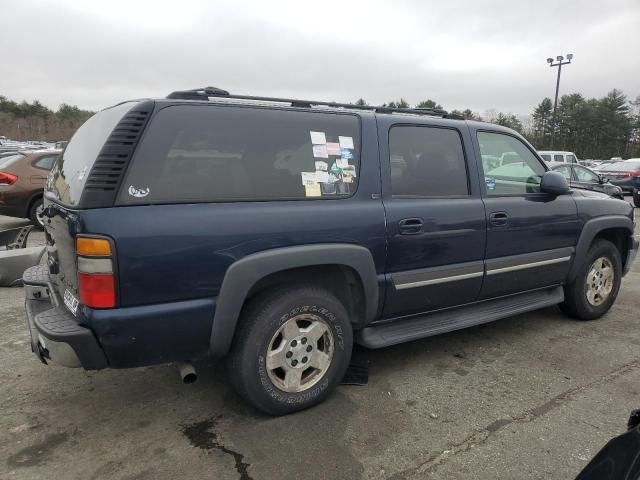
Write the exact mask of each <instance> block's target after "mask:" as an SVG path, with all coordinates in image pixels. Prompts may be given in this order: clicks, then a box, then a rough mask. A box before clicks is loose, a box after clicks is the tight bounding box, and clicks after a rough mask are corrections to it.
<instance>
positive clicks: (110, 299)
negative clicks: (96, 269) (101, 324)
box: [78, 273, 116, 308]
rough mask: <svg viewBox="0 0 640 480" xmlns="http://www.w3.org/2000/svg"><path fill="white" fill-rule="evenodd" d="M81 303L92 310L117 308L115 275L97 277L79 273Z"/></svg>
mask: <svg viewBox="0 0 640 480" xmlns="http://www.w3.org/2000/svg"><path fill="white" fill-rule="evenodd" d="M78 290H79V291H80V303H81V304H83V305H86V306H87V307H91V308H113V307H115V306H116V282H115V280H114V278H113V274H110V275H95V274H88V273H78Z"/></svg>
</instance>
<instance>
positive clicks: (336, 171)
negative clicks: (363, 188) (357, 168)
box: [331, 160, 342, 175]
mask: <svg viewBox="0 0 640 480" xmlns="http://www.w3.org/2000/svg"><path fill="white" fill-rule="evenodd" d="M337 163H338V161H337V160H336V161H335V162H333V165H331V173H333V174H335V175H340V172H341V171H342V169H341V168H340V167H339V166H338V165H337Z"/></svg>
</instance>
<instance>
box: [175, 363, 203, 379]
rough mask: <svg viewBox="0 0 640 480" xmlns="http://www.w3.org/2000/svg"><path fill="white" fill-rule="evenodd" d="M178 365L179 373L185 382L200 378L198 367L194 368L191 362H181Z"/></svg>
mask: <svg viewBox="0 0 640 480" xmlns="http://www.w3.org/2000/svg"><path fill="white" fill-rule="evenodd" d="M177 365H178V373H179V374H180V378H182V382H183V383H185V384H189V383H193V382H195V381H196V380H197V379H198V374H197V373H196V369H195V368H193V365H192V364H191V362H179V363H178V364H177Z"/></svg>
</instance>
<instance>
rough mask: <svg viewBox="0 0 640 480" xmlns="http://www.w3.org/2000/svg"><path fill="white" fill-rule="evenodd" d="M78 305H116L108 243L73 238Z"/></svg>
mask: <svg viewBox="0 0 640 480" xmlns="http://www.w3.org/2000/svg"><path fill="white" fill-rule="evenodd" d="M76 255H77V260H78V291H79V293H80V303H81V304H83V305H86V306H87V307H91V308H114V307H115V306H116V278H115V274H114V262H115V257H114V255H115V251H114V248H113V244H112V242H111V240H108V239H106V238H98V237H87V236H77V237H76Z"/></svg>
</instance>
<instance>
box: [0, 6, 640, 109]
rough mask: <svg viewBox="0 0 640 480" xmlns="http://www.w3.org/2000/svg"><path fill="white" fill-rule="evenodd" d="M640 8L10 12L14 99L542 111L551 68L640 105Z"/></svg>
mask: <svg viewBox="0 0 640 480" xmlns="http://www.w3.org/2000/svg"><path fill="white" fill-rule="evenodd" d="M639 24H640V4H639V3H638V2H637V0H610V1H608V2H606V4H605V3H603V2H600V1H598V2H596V1H565V2H557V1H550V0H543V1H536V2H526V3H521V2H512V1H511V2H508V1H461V0H458V1H455V2H439V1H418V0H415V1H411V0H405V1H396V2H392V1H387V2H376V1H368V2H363V1H353V2H346V1H337V0H326V1H323V2H317V3H311V2H300V1H289V0H286V1H270V2H257V1H256V2H249V1H234V2H206V1H196V0H181V1H180V2H175V1H172V2H158V1H155V2H149V1H131V0H127V1H125V0H111V1H108V2H106V1H94V2H86V1H72V0H66V1H60V2H57V3H56V4H55V5H53V4H51V3H50V2H45V1H43V0H40V1H38V0H22V1H18V0H9V2H8V4H7V3H6V2H5V4H4V5H3V14H2V17H0V52H1V53H0V55H2V62H3V65H4V66H5V68H4V69H3V71H4V74H3V75H2V80H1V81H0V88H1V89H2V90H1V91H0V94H2V95H5V96H7V97H9V98H12V99H16V100H22V99H27V100H32V99H36V98H37V99H39V100H40V101H42V102H43V103H45V104H46V105H48V106H50V107H53V108H55V107H57V106H58V105H59V104H60V103H62V102H66V103H72V104H77V105H78V106H80V107H83V108H91V109H99V108H103V107H105V106H108V105H111V104H114V103H116V102H119V101H121V100H124V99H129V98H139V97H150V96H151V97H153V96H165V95H166V94H167V93H169V92H171V91H173V90H176V89H184V88H195V87H201V86H205V85H214V86H218V87H221V88H225V89H228V90H230V91H232V92H234V93H247V94H254V95H281V96H291V97H301V98H314V99H323V100H336V101H354V100H356V99H357V98H360V97H363V98H365V99H366V100H367V101H368V102H370V103H382V102H385V101H389V100H393V99H398V98H400V97H401V96H402V97H404V98H406V99H407V100H408V101H409V102H411V103H416V102H418V101H420V100H423V99H426V98H432V99H435V100H437V101H438V102H440V103H441V104H443V105H444V106H445V107H446V108H449V109H454V108H467V107H468V108H472V109H473V110H476V111H479V112H483V111H485V110H487V109H490V108H495V109H497V110H503V111H511V112H515V113H521V114H526V113H530V112H531V110H532V109H533V107H534V106H535V104H537V103H538V102H539V101H540V100H541V99H542V98H543V97H544V96H552V95H553V93H554V88H555V69H550V68H549V67H548V66H547V65H546V63H545V59H546V58H547V57H548V56H556V55H559V54H566V53H570V52H571V53H574V54H575V58H574V63H573V64H571V65H570V66H568V67H566V68H565V69H564V70H563V76H562V83H561V93H562V92H564V93H567V92H574V91H578V92H581V93H583V94H584V95H586V96H601V95H604V94H605V93H606V92H607V91H608V90H610V89H612V88H614V87H615V88H620V89H622V90H624V91H625V92H626V93H627V94H628V95H629V96H630V97H635V96H637V95H640V84H639V83H638V81H637V79H638V78H639V77H640V56H639V55H637V52H635V49H636V48H637V45H638V44H640V33H639V32H640V30H639V29H638V28H637V25H639Z"/></svg>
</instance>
